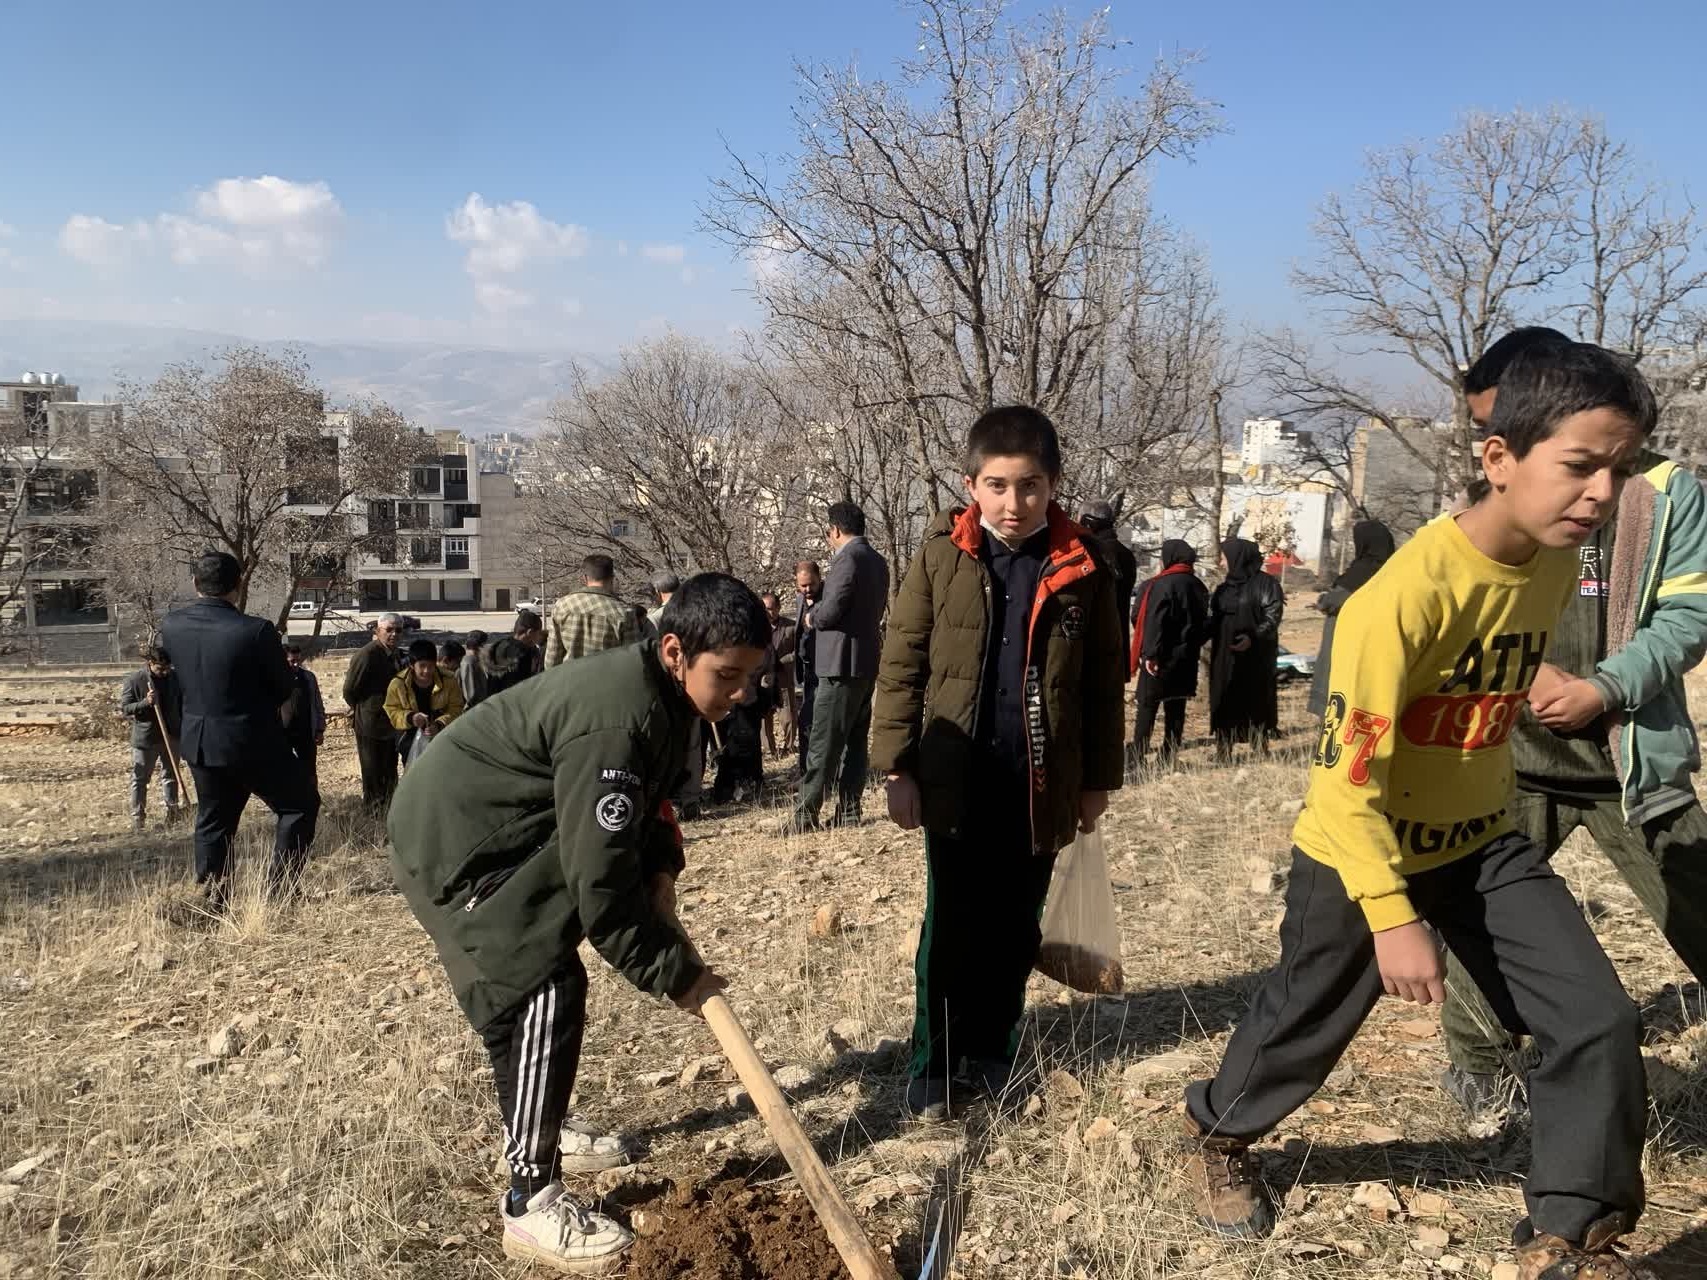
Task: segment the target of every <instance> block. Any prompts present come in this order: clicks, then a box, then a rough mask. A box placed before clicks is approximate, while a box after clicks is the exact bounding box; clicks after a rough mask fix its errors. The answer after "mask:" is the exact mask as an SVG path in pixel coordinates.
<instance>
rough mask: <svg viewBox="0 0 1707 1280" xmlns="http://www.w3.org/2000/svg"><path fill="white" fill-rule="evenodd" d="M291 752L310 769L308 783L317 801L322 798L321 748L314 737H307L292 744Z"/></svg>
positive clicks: (305, 767)
mask: <svg viewBox="0 0 1707 1280" xmlns="http://www.w3.org/2000/svg"><path fill="white" fill-rule="evenodd" d="M290 752H291V754H292V755H293V756H295V757H296V758H297V759H298V760H300V761H302V767H303V768H304V769H306V770H308V785H309V788H310V789H311V790H312V791H313V792H314V798H315V800H316V801H318V800H319V799H320V748H319V747H318V746H316V745H315V742H314V739H313V738H305V739H303V740H301V741H299V742H293V743H291V744H290Z"/></svg>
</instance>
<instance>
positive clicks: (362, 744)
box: [356, 733, 397, 814]
mask: <svg viewBox="0 0 1707 1280" xmlns="http://www.w3.org/2000/svg"><path fill="white" fill-rule="evenodd" d="M356 758H357V759H358V760H360V761H361V766H362V803H363V804H365V805H367V806H368V808H370V809H377V810H378V811H379V812H380V813H381V814H383V813H384V812H385V811H386V810H387V809H389V808H391V793H392V792H394V791H396V790H397V739H396V737H395V736H394V735H393V736H388V737H384V738H364V737H362V736H361V734H359V733H358V734H357V735H356Z"/></svg>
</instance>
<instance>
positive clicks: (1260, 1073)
mask: <svg viewBox="0 0 1707 1280" xmlns="http://www.w3.org/2000/svg"><path fill="white" fill-rule="evenodd" d="M1656 416H1657V415H1656V409H1655V405H1654V398H1653V394H1652V392H1650V391H1649V389H1648V387H1647V384H1646V383H1645V382H1643V380H1642V377H1641V375H1640V374H1639V373H1637V372H1636V370H1635V368H1634V366H1632V365H1630V364H1629V363H1628V362H1626V361H1624V360H1622V359H1621V358H1619V357H1617V356H1614V355H1611V354H1609V353H1608V352H1605V351H1602V350H1601V349H1600V348H1598V347H1591V346H1587V345H1579V344H1573V345H1570V346H1566V347H1558V348H1553V349H1548V350H1543V351H1535V352H1531V353H1528V354H1527V355H1526V356H1524V357H1522V358H1520V359H1518V360H1516V361H1514V362H1513V363H1512V366H1511V368H1510V369H1509V370H1508V371H1507V373H1506V376H1505V379H1504V381H1503V382H1502V383H1501V386H1500V394H1499V402H1498V404H1497V406H1496V407H1495V411H1494V415H1493V419H1492V421H1491V422H1490V424H1489V428H1490V429H1489V435H1488V438H1487V442H1486V445H1485V448H1484V452H1483V454H1482V469H1483V472H1484V474H1485V476H1486V478H1487V481H1488V486H1487V492H1486V493H1485V494H1484V495H1483V496H1482V497H1481V498H1480V500H1479V501H1478V502H1476V503H1475V505H1473V506H1471V507H1470V508H1469V509H1468V510H1466V511H1464V512H1463V513H1462V514H1461V515H1458V516H1457V517H1455V518H1446V519H1442V520H1437V521H1435V522H1434V523H1433V524H1430V525H1428V526H1427V527H1426V528H1424V529H1422V530H1421V531H1420V532H1419V533H1418V534H1417V535H1416V536H1415V537H1414V538H1412V539H1411V541H1410V542H1409V543H1408V544H1407V545H1406V546H1405V547H1404V548H1403V549H1401V550H1400V551H1399V552H1398V553H1397V554H1396V555H1394V556H1393V558H1392V559H1391V560H1389V561H1388V562H1387V563H1386V565H1384V566H1383V567H1382V568H1381V570H1380V571H1379V572H1378V573H1377V574H1376V576H1375V577H1374V578H1373V579H1372V580H1371V581H1370V582H1369V583H1368V584H1367V585H1365V586H1364V587H1363V588H1362V589H1361V590H1360V591H1358V593H1357V594H1356V595H1354V596H1353V597H1351V599H1350V600H1349V601H1348V602H1347V604H1346V606H1345V609H1344V611H1343V612H1342V613H1341V614H1340V618H1339V626H1338V628H1337V631H1336V634H1335V636H1334V652H1333V666H1332V690H1331V692H1330V694H1329V697H1328V709H1327V712H1326V714H1325V715H1324V717H1323V720H1322V732H1321V738H1320V739H1319V741H1318V744H1317V747H1316V756H1315V764H1314V767H1313V768H1312V770H1311V774H1310V789H1309V793H1308V795H1307V797H1306V799H1305V806H1304V811H1303V813H1302V814H1301V815H1300V816H1299V819H1298V824H1297V826H1296V827H1295V828H1294V829H1293V842H1294V845H1295V846H1296V847H1295V848H1294V849H1293V853H1292V871H1291V880H1290V882H1289V884H1288V886H1287V890H1286V914H1285V917H1284V918H1283V919H1282V921H1281V925H1280V963H1279V965H1278V966H1277V967H1276V968H1275V969H1274V970H1273V971H1272V972H1271V973H1270V974H1269V976H1268V978H1267V979H1266V981H1265V983H1264V985H1263V987H1262V988H1261V990H1259V991H1258V993H1257V995H1256V998H1255V999H1254V1000H1253V1001H1252V1003H1251V1007H1250V1010H1249V1012H1248V1013H1247V1014H1246V1015H1245V1018H1244V1020H1243V1021H1242V1022H1241V1023H1240V1024H1239V1027H1238V1030H1237V1031H1235V1032H1234V1034H1233V1038H1232V1040H1231V1041H1230V1042H1229V1044H1228V1046H1227V1050H1226V1055H1225V1057H1224V1058H1223V1059H1222V1062H1221V1067H1220V1070H1219V1071H1218V1072H1217V1073H1216V1075H1215V1077H1214V1079H1211V1080H1204V1081H1199V1082H1198V1083H1196V1084H1193V1085H1192V1086H1191V1087H1190V1088H1189V1089H1188V1090H1187V1091H1186V1127H1187V1131H1188V1134H1189V1135H1190V1136H1189V1139H1188V1145H1189V1160H1188V1174H1189V1176H1190V1177H1191V1179H1192V1181H1193V1184H1194V1190H1195V1193H1196V1198H1197V1212H1198V1215H1199V1218H1200V1220H1201V1221H1202V1222H1203V1223H1204V1224H1205V1225H1207V1226H1209V1227H1211V1228H1213V1229H1214V1230H1216V1231H1219V1232H1221V1233H1223V1234H1227V1235H1235V1236H1260V1235H1265V1234H1267V1232H1268V1231H1269V1230H1270V1229H1271V1228H1272V1227H1273V1224H1274V1210H1273V1206H1272V1204H1271V1203H1270V1201H1269V1198H1268V1193H1267V1190H1266V1188H1265V1187H1264V1186H1263V1184H1262V1181H1261V1178H1260V1176H1259V1174H1258V1172H1257V1169H1256V1167H1255V1163H1254V1161H1253V1160H1252V1159H1251V1157H1250V1153H1249V1149H1250V1144H1251V1143H1252V1142H1254V1141H1256V1140H1257V1139H1258V1138H1260V1137H1261V1136H1262V1135H1263V1134H1265V1133H1267V1132H1269V1131H1270V1130H1272V1129H1273V1128H1274V1127H1275V1126H1276V1125H1277V1124H1279V1123H1280V1122H1281V1121H1282V1120H1283V1119H1285V1117H1286V1116H1288V1115H1289V1114H1291V1113H1292V1112H1293V1111H1294V1110H1296V1109H1297V1108H1298V1107H1300V1106H1302V1105H1303V1104H1304V1102H1305V1101H1306V1100H1307V1099H1308V1098H1309V1097H1310V1096H1311V1095H1312V1094H1314V1093H1315V1092H1316V1091H1317V1090H1318V1089H1320V1088H1321V1087H1322V1083H1323V1082H1324V1081H1325V1080H1326V1079H1327V1077H1328V1073H1329V1072H1330V1071H1332V1070H1333V1068H1334V1066H1335V1064H1336V1063H1337V1062H1338V1061H1339V1058H1340V1055H1341V1054H1342V1053H1344V1052H1345V1049H1346V1046H1347V1045H1348V1044H1349V1043H1350V1042H1351V1039H1352V1037H1353V1036H1355V1035H1356V1034H1357V1031H1358V1028H1359V1027H1361V1026H1362V1025H1363V1021H1364V1019H1365V1018H1367V1017H1368V1016H1369V1013H1370V1010H1371V1009H1373V1008H1374V1006H1375V1002H1376V1001H1377V1000H1379V999H1380V998H1381V995H1382V993H1383V992H1385V993H1386V994H1388V995H1391V996H1397V997H1399V998H1400V999H1403V1000H1412V1001H1416V1002H1419V1003H1422V1004H1440V1003H1441V1002H1442V1001H1443V1000H1444V999H1445V976H1446V970H1445V964H1444V962H1443V960H1442V957H1441V951H1440V940H1444V941H1445V943H1446V944H1447V945H1448V946H1450V947H1451V948H1452V951H1453V954H1454V955H1455V956H1456V957H1457V958H1458V960H1459V962H1460V963H1462V965H1463V966H1464V969H1465V970H1466V971H1467V972H1468V973H1469V974H1470V976H1471V977H1472V978H1473V979H1474V980H1475V982H1476V985H1477V986H1478V987H1480V988H1481V989H1482V992H1483V993H1484V995H1486V997H1487V999H1488V1002H1489V1004H1490V1005H1491V1006H1492V1007H1493V1010H1494V1011H1495V1013H1497V1014H1498V1015H1499V1018H1500V1021H1501V1022H1502V1023H1503V1024H1504V1025H1505V1026H1506V1027H1507V1028H1509V1029H1510V1030H1512V1031H1516V1032H1522V1031H1527V1032H1528V1033H1529V1034H1530V1035H1531V1036H1533V1037H1534V1042H1535V1045H1536V1048H1537V1049H1538V1050H1539V1056H1540V1061H1539V1064H1538V1065H1537V1066H1536V1067H1535V1069H1534V1071H1533V1072H1532V1073H1531V1075H1530V1100H1531V1108H1532V1111H1533V1114H1534V1118H1535V1127H1534V1137H1533V1145H1532V1151H1533V1155H1532V1159H1531V1165H1530V1171H1529V1176H1528V1178H1527V1180H1526V1181H1525V1182H1524V1186H1523V1195H1524V1201H1525V1203H1526V1205H1527V1207H1528V1210H1529V1212H1528V1216H1527V1217H1525V1218H1523V1219H1522V1220H1521V1221H1520V1222H1519V1223H1518V1224H1517V1228H1516V1230H1515V1232H1514V1233H1513V1243H1514V1244H1515V1245H1516V1246H1517V1268H1518V1276H1519V1277H1520V1280H1566V1278H1567V1277H1569V1278H1574V1280H1611V1278H1613V1277H1633V1276H1635V1275H1636V1272H1634V1271H1633V1270H1632V1269H1631V1268H1630V1266H1629V1264H1627V1263H1626V1262H1625V1261H1624V1260H1623V1258H1622V1257H1620V1256H1619V1255H1618V1254H1617V1253H1616V1252H1615V1251H1614V1245H1615V1244H1616V1242H1617V1240H1618V1238H1619V1237H1620V1236H1622V1235H1623V1234H1624V1233H1626V1232H1628V1231H1629V1230H1631V1228H1633V1227H1634V1226H1635V1223H1636V1219H1637V1217H1638V1216H1639V1215H1640V1214H1641V1211H1642V1205H1643V1192H1642V1138H1643V1128H1644V1122H1645V1120H1646V1115H1647V1106H1646V1091H1645V1081H1644V1079H1643V1074H1642V1059H1641V1054H1640V1050H1639V1047H1638V1040H1637V1037H1638V1031H1639V1020H1638V1017H1637V1013H1636V1009H1635V1006H1634V1005H1633V1004H1632V1003H1631V1002H1630V999H1629V997H1628V996H1626V995H1625V994H1624V991H1623V989H1622V988H1621V987H1620V986H1619V985H1618V978H1617V976H1616V975H1615V974H1614V973H1613V970H1612V965H1611V964H1610V962H1609V961H1608V960H1607V958H1606V955H1605V953H1604V952H1602V951H1601V949H1600V945H1599V944H1598V943H1597V942H1596V941H1595V937H1594V934H1593V933H1592V932H1591V931H1590V929H1589V926H1588V923H1587V921H1586V920H1584V919H1583V914H1582V912H1581V911H1580V910H1579V909H1578V907H1577V904H1576V900H1575V899H1574V898H1573V897H1572V895H1571V891H1570V890H1569V889H1568V888H1567V887H1566V885H1565V882H1564V881H1563V880H1561V879H1560V878H1559V877H1558V876H1557V875H1555V874H1554V873H1553V870H1552V868H1551V866H1550V865H1549V864H1548V861H1547V857H1546V854H1545V851H1544V850H1543V849H1542V848H1541V847H1540V846H1538V845H1537V844H1535V843H1534V842H1533V841H1531V840H1530V839H1529V838H1528V837H1526V836H1525V835H1523V834H1522V833H1520V832H1518V831H1515V830H1514V829H1513V826H1512V821H1511V817H1510V814H1509V810H1510V807H1511V803H1512V791H1513V776H1512V764H1511V749H1510V746H1509V745H1508V739H1509V737H1510V735H1511V731H1512V728H1513V725H1514V724H1515V722H1516V717H1517V712H1518V709H1519V708H1520V707H1521V706H1522V704H1523V702H1524V700H1525V698H1526V696H1527V695H1528V692H1529V689H1530V685H1531V683H1532V681H1533V680H1534V678H1535V676H1536V673H1537V672H1538V671H1539V670H1540V668H1541V663H1542V659H1543V656H1544V655H1545V653H1546V651H1547V643H1548V638H1549V633H1551V632H1552V631H1553V630H1554V629H1555V627H1556V626H1557V624H1558V621H1559V617H1560V614H1561V613H1562V611H1563V610H1564V608H1565V604H1566V601H1567V600H1568V599H1569V597H1570V595H1571V593H1573V592H1574V591H1575V590H1576V589H1577V575H1576V569H1577V548H1578V547H1580V546H1581V545H1582V544H1583V543H1584V542H1585V541H1587V540H1588V539H1589V538H1591V537H1592V536H1593V535H1594V532H1595V530H1596V529H1598V528H1599V527H1600V526H1601V525H1602V524H1604V523H1605V521H1606V520H1607V519H1608V517H1610V516H1611V514H1612V512H1613V508H1614V507H1615V505H1616V504H1617V501H1618V496H1619V492H1620V490H1621V489H1622V488H1623V486H1624V482H1625V480H1626V479H1627V478H1628V477H1629V474H1630V471H1631V468H1632V466H1633V465H1634V464H1635V461H1636V459H1637V457H1638V455H1639V453H1640V451H1641V448H1642V444H1643V441H1644V440H1645V438H1646V437H1647V435H1648V433H1649V432H1650V431H1652V430H1653V427H1654V421H1655V418H1656ZM1431 927H1432V931H1431Z"/></svg>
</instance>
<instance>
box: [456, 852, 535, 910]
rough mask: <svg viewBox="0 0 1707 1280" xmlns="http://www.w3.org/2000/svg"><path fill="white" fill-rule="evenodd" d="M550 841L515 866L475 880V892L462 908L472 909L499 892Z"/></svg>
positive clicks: (501, 868)
mask: <svg viewBox="0 0 1707 1280" xmlns="http://www.w3.org/2000/svg"><path fill="white" fill-rule="evenodd" d="M550 843H551V842H550V841H549V840H547V841H546V842H545V844H542V845H540V846H539V847H538V848H537V849H535V850H534V851H533V852H532V853H530V854H528V856H527V857H525V858H523V859H521V860H520V861H519V862H517V863H516V864H515V865H514V866H509V867H499V868H498V870H496V871H491V872H488V873H487V874H486V875H484V876H482V877H481V878H480V879H479V880H477V881H475V882H474V892H473V893H471V894H469V895H468V901H467V902H465V903H463V904H462V909H463V910H464V911H472V910H474V908H476V907H478V906H479V905H480V904H481V903H482V902H485V901H486V899H488V898H490V897H491V896H492V895H493V894H494V893H497V892H498V890H500V889H502V888H503V887H504V886H505V884H507V883H508V882H509V879H510V877H511V876H513V875H515V874H516V872H518V871H520V870H521V869H522V868H523V867H525V866H527V864H528V863H530V862H532V861H533V860H534V857H535V855H537V854H539V853H540V852H541V851H542V850H544V849H545V848H546V846H547V845H549V844H550Z"/></svg>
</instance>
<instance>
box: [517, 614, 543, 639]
mask: <svg viewBox="0 0 1707 1280" xmlns="http://www.w3.org/2000/svg"><path fill="white" fill-rule="evenodd" d="M544 626H545V624H544V623H543V622H541V621H540V620H539V615H538V614H537V613H535V612H534V611H533V610H532V609H522V610H520V611H519V612H518V613H517V614H516V625H515V626H513V627H511V628H510V634H511V635H513V636H516V637H518V638H519V637H521V636H525V635H526V634H527V633H528V632H530V631H539V630H541V629H542V628H543V627H544Z"/></svg>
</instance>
